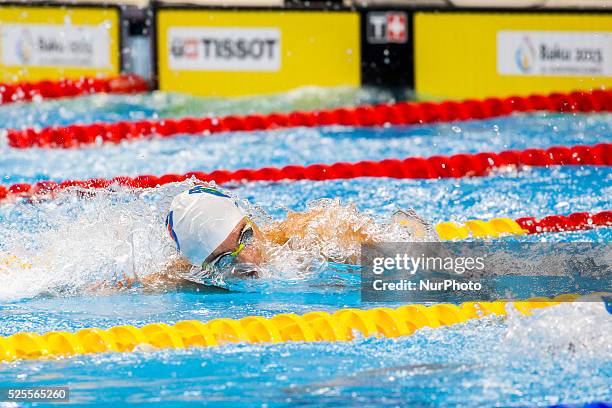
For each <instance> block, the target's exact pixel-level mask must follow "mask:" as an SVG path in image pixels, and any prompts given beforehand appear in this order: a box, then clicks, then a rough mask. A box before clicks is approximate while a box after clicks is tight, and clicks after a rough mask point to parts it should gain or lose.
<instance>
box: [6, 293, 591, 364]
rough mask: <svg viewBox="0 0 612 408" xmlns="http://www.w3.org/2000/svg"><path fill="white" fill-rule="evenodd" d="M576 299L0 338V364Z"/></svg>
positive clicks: (361, 330) (370, 328)
mask: <svg viewBox="0 0 612 408" xmlns="http://www.w3.org/2000/svg"><path fill="white" fill-rule="evenodd" d="M579 297H580V296H579V295H560V296H556V297H554V298H531V299H528V300H525V301H516V302H506V301H495V302H466V303H462V304H460V305H458V306H457V305H453V304H435V305H432V306H424V305H417V304H411V305H406V306H401V307H399V308H396V309H392V308H388V307H379V308H374V309H369V310H361V309H341V310H338V311H336V312H334V313H328V312H323V311H313V312H309V313H306V314H304V315H296V314H293V313H283V314H278V315H275V316H272V317H270V318H266V317H262V316H249V317H244V318H242V319H229V318H218V319H214V320H210V321H208V322H201V321H198V320H186V321H180V322H178V323H176V324H174V325H169V324H166V323H151V324H147V325H146V326H143V327H140V328H137V327H134V326H131V325H122V326H115V327H111V328H109V329H100V328H87V329H81V330H79V331H77V332H76V333H71V332H66V331H51V332H47V333H44V334H37V333H32V332H19V333H15V334H13V335H11V336H6V337H0V361H13V360H19V359H38V358H54V357H65V356H72V355H78V354H90V353H102V352H130V351H136V350H147V349H161V348H176V349H181V348H189V347H211V346H218V345H223V344H226V343H282V342H290V341H305V342H315V341H330V342H331V341H351V340H354V339H356V338H358V337H400V336H409V335H411V334H413V333H414V332H415V331H416V330H418V329H420V328H422V327H425V326H428V327H432V328H437V327H443V326H450V325H454V324H459V323H463V322H466V321H468V320H470V319H477V318H482V317H484V316H488V315H492V314H494V315H498V316H504V315H506V313H507V309H506V306H507V305H508V303H513V304H514V307H515V308H516V310H518V312H519V313H521V314H523V315H530V314H532V311H533V310H534V309H537V308H542V307H549V306H553V305H557V304H559V303H560V302H571V301H574V300H576V299H577V298H579Z"/></svg>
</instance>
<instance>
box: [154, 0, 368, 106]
mask: <svg viewBox="0 0 612 408" xmlns="http://www.w3.org/2000/svg"><path fill="white" fill-rule="evenodd" d="M157 24H158V25H157V27H158V43H157V44H158V45H157V46H158V73H159V87H160V89H161V90H164V91H176V92H186V93H191V94H196V95H205V96H234V95H249V94H265V93H275V92H282V91H287V90H289V89H293V88H297V87H301V86H308V85H314V86H338V85H352V86H358V85H359V84H360V81H361V78H360V77H361V75H360V46H359V15H358V14H357V13H355V12H304V11H212V10H178V9H176V10H164V9H161V10H159V12H158V14H157Z"/></svg>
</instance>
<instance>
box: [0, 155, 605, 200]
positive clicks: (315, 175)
mask: <svg viewBox="0 0 612 408" xmlns="http://www.w3.org/2000/svg"><path fill="white" fill-rule="evenodd" d="M566 165H570V166H572V165H574V166H581V165H588V166H610V165H612V143H600V144H597V145H594V146H573V147H562V146H555V147H550V148H548V149H526V150H507V151H503V152H500V153H492V152H484V153H476V154H456V155H453V156H432V157H428V158H424V157H409V158H407V159H404V160H399V159H386V160H381V161H360V162H356V163H346V162H339V163H334V164H331V165H327V164H311V165H308V166H299V165H289V166H285V167H281V168H279V167H263V168H260V169H240V170H215V171H212V172H210V173H204V172H201V171H193V172H189V173H185V174H165V175H162V176H154V175H140V176H136V177H129V176H120V177H115V178H113V179H103V178H96V179H89V180H66V181H63V182H61V183H57V182H55V181H50V180H48V181H40V182H37V183H35V184H29V183H18V184H13V185H11V186H2V185H0V200H3V199H7V198H11V197H13V196H35V195H49V194H50V193H52V192H54V191H57V190H62V189H65V188H68V187H73V186H77V187H81V188H85V189H98V188H107V187H108V186H110V185H112V184H115V183H117V184H119V185H122V186H127V187H132V188H154V187H157V186H159V185H164V184H168V183H173V182H181V181H185V180H187V179H189V178H192V177H194V178H195V179H197V180H199V181H215V182H216V183H217V184H223V183H227V182H230V181H233V182H242V181H281V180H313V181H318V180H336V179H351V178H356V177H390V178H398V179H436V178H437V179H441V178H459V177H472V176H485V175H487V174H488V173H489V172H490V171H491V170H492V169H495V168H502V167H516V168H521V167H523V166H535V167H547V166H566Z"/></svg>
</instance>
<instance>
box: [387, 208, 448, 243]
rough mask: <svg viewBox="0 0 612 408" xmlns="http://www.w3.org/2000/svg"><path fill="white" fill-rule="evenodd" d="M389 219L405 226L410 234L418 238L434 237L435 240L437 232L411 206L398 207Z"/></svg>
mask: <svg viewBox="0 0 612 408" xmlns="http://www.w3.org/2000/svg"><path fill="white" fill-rule="evenodd" d="M391 221H393V222H394V223H396V224H399V225H401V226H403V227H406V228H408V229H409V230H410V234H411V235H412V236H413V237H415V238H419V239H434V238H435V240H436V241H437V234H436V233H435V231H434V230H433V228H432V226H431V224H429V223H428V222H427V221H425V220H424V219H423V218H421V217H420V216H419V215H418V214H417V213H416V211H414V210H413V209H412V208H408V209H406V210H402V209H398V210H397V211H395V212H394V213H393V215H392V216H391Z"/></svg>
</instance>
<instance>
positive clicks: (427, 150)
mask: <svg viewBox="0 0 612 408" xmlns="http://www.w3.org/2000/svg"><path fill="white" fill-rule="evenodd" d="M313 92H314V91H310V93H308V94H307V95H305V96H304V95H297V96H296V95H292V96H291V97H290V98H289V97H280V96H279V97H274V98H269V99H262V100H261V101H260V105H261V106H262V109H263V110H267V111H272V110H286V109H289V108H291V107H294V106H309V104H311V105H316V104H317V103H320V101H321V99H325V98H327V99H329V98H328V96H329V95H323V96H321V95H319V97H318V98H317V97H315V96H316V93H313ZM343 92H344V93H339V94H338V95H339V96H338V97H337V100H340V101H341V102H342V104H351V103H358V102H359V101H361V100H365V99H367V98H370V99H376V98H378V97H379V96H378V95H374V96H372V95H369V94H366V95H365V96H364V95H361V94H357V93H355V92H353V93H347V92H346V91H343ZM313 95H314V96H313ZM122 98H123V99H122ZM139 98H140V99H139ZM177 101H178V102H177ZM198 103H199V105H198V108H199V109H200V110H201V111H202V112H221V113H228V112H245V111H250V110H252V109H254V108H253V106H251V104H252V103H253V102H252V101H244V100H242V101H206V100H204V101H199V102H198ZM187 105H190V104H189V103H186V102H185V99H181V97H180V96H175V95H163V94H160V95H157V96H155V97H150V98H149V99H146V98H143V97H138V98H135V97H113V99H111V100H108V99H104V98H102V99H97V98H96V97H88V98H81V99H77V100H76V101H54V102H52V103H50V104H47V103H42V104H37V105H28V104H22V105H16V106H12V107H11V106H6V107H2V108H1V112H0V118H2V120H3V121H4V122H3V123H4V124H5V126H7V127H8V126H20V125H23V124H31V123H32V121H30V122H27V120H26V119H23V118H37V119H36V121H35V122H36V123H37V124H39V125H48V124H57V123H72V122H74V121H81V122H89V121H96V120H118V119H119V118H140V117H155V115H159V116H163V115H175V116H183V115H187V114H193V113H194V112H192V111H190V110H189V109H193V108H187V107H186V106H187ZM321 105H322V104H321ZM77 106H80V108H77ZM82 112H87V113H86V114H85V115H82V114H81V113H82ZM20 118H21V119H20ZM611 130H612V116H611V115H609V114H590V115H559V114H535V115H515V116H512V117H508V118H501V119H493V120H487V121H473V122H463V123H452V124H440V125H434V126H412V127H403V128H399V127H398V128H388V129H376V130H373V129H353V128H325V129H289V130H281V131H275V132H255V133H253V134H246V133H235V134H226V135H218V136H214V137H209V138H197V137H187V136H184V137H178V138H173V139H165V140H153V141H140V142H135V143H124V144H122V145H119V146H108V145H106V146H101V147H90V148H85V149H78V150H39V149H31V150H15V149H10V148H8V147H6V145H5V144H3V142H0V175H1V176H2V177H3V181H2V182H3V183H4V184H7V183H13V182H21V181H26V182H32V181H35V180H40V179H47V178H51V179H55V180H58V181H59V180H63V179H67V178H79V179H82V178H88V177H113V176H116V175H120V174H145V173H149V174H163V173H174V172H187V171H192V170H204V171H206V170H211V169H215V168H221V167H222V168H232V169H234V168H242V167H261V166H267V165H285V164H290V163H298V164H307V163H316V162H325V163H331V162H335V161H356V160H364V159H369V160H379V159H383V158H389V157H406V156H415V155H423V156H430V155H434V154H453V153H459V152H477V151H485V150H489V151H498V150H504V149H520V148H526V147H547V146H552V145H573V144H595V143H599V142H602V141H608V142H609V141H610V140H612V131H611ZM226 187H227V188H230V189H231V191H232V192H234V193H235V194H237V195H239V196H240V197H242V198H244V199H247V200H249V201H250V202H251V203H253V204H258V205H259V206H261V209H262V210H263V211H265V212H266V213H267V214H269V216H271V217H272V218H274V219H281V218H282V217H283V216H284V214H285V212H286V210H288V209H290V210H303V209H305V208H306V206H307V205H308V204H309V203H310V204H312V200H316V199H321V198H340V200H341V201H342V202H343V203H349V202H350V203H354V204H355V205H356V206H357V208H359V209H360V210H361V211H363V212H365V213H367V214H370V215H372V216H374V217H375V218H376V219H380V220H384V219H385V218H386V217H388V216H389V214H391V213H392V212H393V210H394V209H395V208H396V207H402V208H405V207H413V208H415V209H416V210H417V211H418V212H419V213H420V214H422V215H423V216H424V217H425V218H427V219H428V220H431V221H432V222H440V221H447V220H459V221H462V220H466V219H470V218H483V219H486V218H492V217H498V216H507V217H511V218H517V217H521V216H543V215H548V214H558V213H560V214H563V213H571V212H577V211H601V210H609V209H610V208H611V207H612V206H611V197H612V171H611V170H610V168H608V167H561V168H550V169H545V168H534V169H531V170H529V171H524V172H520V173H516V172H501V173H496V174H494V175H493V176H491V177H486V178H470V179H452V180H451V179H449V180H395V179H393V180H391V179H380V178H362V179H355V180H334V181H325V182H309V181H300V182H283V183H265V182H263V183H250V184H232V185H228V186H226ZM181 188H184V187H183V186H181V185H179V186H168V187H166V188H164V189H160V190H159V191H145V192H141V193H140V194H135V193H134V192H132V191H128V190H124V189H119V190H118V191H116V192H114V193H106V194H100V195H98V196H96V197H89V198H83V197H80V196H79V195H78V194H75V193H74V192H71V191H69V192H67V193H66V194H64V195H63V196H62V197H59V198H58V200H55V201H51V202H42V203H37V204H32V203H26V202H20V203H13V204H0V237H2V239H1V240H0V251H3V250H4V251H8V250H10V251H11V252H15V253H18V254H20V255H24V256H31V255H32V254H39V255H40V256H41V257H42V258H43V261H44V262H42V261H40V259H39V260H38V262H39V263H40V264H41V265H43V266H42V267H35V268H33V269H31V270H19V271H17V270H9V271H4V272H3V270H2V269H0V282H2V285H1V287H0V335H10V334H12V333H15V332H18V331H34V332H39V333H42V332H45V331H49V330H68V331H73V330H77V329H79V328H82V327H93V326H97V327H103V328H105V327H110V326H114V325H118V324H133V325H138V326H140V325H143V324H146V323H150V322H160V321H163V322H168V323H173V322H176V321H179V320H184V319H200V320H209V319H212V318H216V317H232V318H240V317H243V316H247V315H264V316H271V315H273V314H276V313H283V312H294V313H304V312H307V311H310V310H327V311H334V310H337V309H338V308H342V307H371V306H374V305H371V304H363V303H361V302H360V299H359V278H358V275H357V274H355V272H354V271H351V270H350V269H349V270H347V269H346V268H342V267H339V266H334V265H328V266H327V267H326V268H324V269H323V270H320V271H317V272H316V273H314V274H313V275H311V276H294V275H291V272H292V271H286V272H287V274H286V275H283V276H282V277H278V278H276V279H275V278H270V279H266V280H263V281H254V282H250V283H249V285H246V286H244V290H243V291H242V292H237V293H236V292H235V293H230V294H205V293H198V292H194V291H187V290H183V291H170V292H166V293H145V292H143V291H142V290H141V289H139V288H135V289H133V290H130V291H124V292H113V293H108V294H100V293H92V292H91V291H87V290H84V289H83V287H87V284H88V283H92V282H96V281H99V280H100V279H104V278H107V277H108V274H110V273H112V272H113V271H116V270H118V269H120V268H122V267H124V266H125V264H126V262H131V263H132V264H134V265H136V268H139V269H140V270H142V271H146V270H147V269H150V268H154V267H158V266H159V265H161V264H163V263H164V262H165V257H164V254H165V252H164V251H166V250H167V248H168V246H169V243H168V242H167V241H168V238H167V236H166V235H165V234H164V231H163V225H162V220H163V214H164V212H165V210H166V208H167V200H168V199H169V198H171V193H172V192H173V191H178V190H180V189H181ZM130 236H131V237H132V238H130V239H132V241H131V243H132V244H133V245H135V246H136V247H137V248H138V249H139V250H138V251H136V253H134V252H130V249H129V248H128V246H129V245H127V244H126V242H125V240H127V239H128V238H127V237H130ZM134 237H135V238H134ZM611 238H612V229H610V228H600V229H597V230H591V231H585V232H575V233H566V234H543V235H540V236H537V237H530V238H529V239H531V240H548V241H552V242H562V241H584V240H586V241H603V242H609V241H610V240H611ZM126 257H127V258H128V259H127V261H126ZM130 257H131V258H130ZM287 277H289V279H288V278H287ZM611 330H612V319H610V315H609V314H608V313H607V312H606V311H605V308H604V307H603V304H600V303H588V304H587V303H582V304H571V305H561V306H559V307H555V308H551V309H543V310H540V311H539V312H538V313H536V315H534V316H531V317H510V318H509V319H506V320H501V319H496V318H491V319H484V320H480V321H473V322H469V323H467V324H463V325H458V326H454V327H448V328H441V329H424V330H421V331H419V332H417V333H416V334H415V335H413V336H411V337H407V338H402V339H361V340H358V341H355V342H351V343H317V344H301V343H294V344H279V345H258V346H254V345H230V346H224V347H219V348H213V349H201V350H162V351H157V352H153V353H128V354H101V355H91V356H78V357H74V358H70V359H65V360H59V361H56V360H53V361H21V362H13V363H10V364H0V386H6V385H31V386H33V385H37V386H39V385H57V386H61V385H69V386H70V388H71V400H72V402H73V403H77V404H88V403H92V402H94V401H95V402H103V403H107V404H119V403H128V402H131V403H140V402H142V403H146V402H149V403H159V402H161V403H163V404H164V406H171V405H178V404H179V403H183V402H191V403H193V404H201V403H207V404H209V405H213V404H214V405H215V406H216V405H220V406H235V405H237V404H241V405H245V406H251V405H261V404H264V403H265V404H267V405H271V406H285V405H298V404H299V405H306V406H338V405H351V406H375V405H376V406H397V405H403V406H432V405H438V406H547V405H552V404H557V403H565V404H568V403H585V402H589V401H595V400H608V401H609V400H612V392H611V391H610V387H609V378H610V376H611V375H612V359H610V356H611V355H612V342H611V341H610V336H609V333H611V332H612V331H611ZM0 406H2V403H1V402H0Z"/></svg>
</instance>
